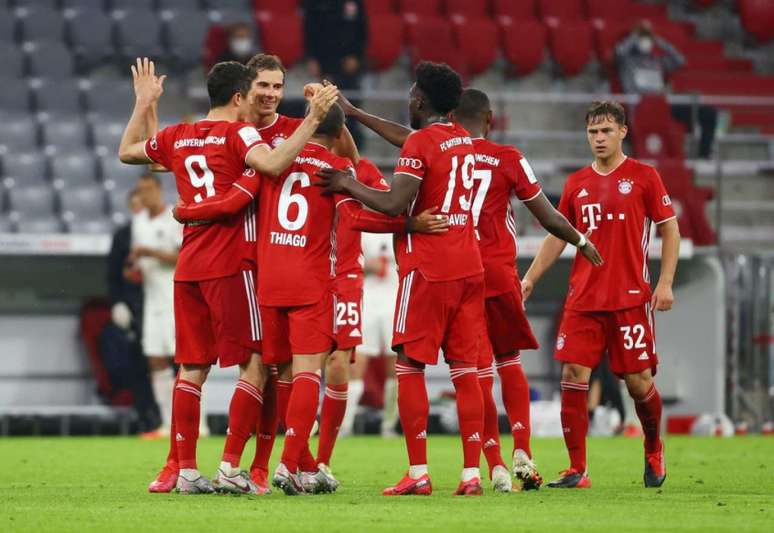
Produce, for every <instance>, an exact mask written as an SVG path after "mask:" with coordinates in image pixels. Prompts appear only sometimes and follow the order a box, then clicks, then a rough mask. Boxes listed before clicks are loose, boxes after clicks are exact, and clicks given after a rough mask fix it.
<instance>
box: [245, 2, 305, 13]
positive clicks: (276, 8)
mask: <svg viewBox="0 0 774 533" xmlns="http://www.w3.org/2000/svg"><path fill="white" fill-rule="evenodd" d="M253 7H254V9H255V11H256V12H261V11H265V12H268V13H271V14H272V15H294V14H295V13H296V12H297V11H298V8H299V1H298V0H253Z"/></svg>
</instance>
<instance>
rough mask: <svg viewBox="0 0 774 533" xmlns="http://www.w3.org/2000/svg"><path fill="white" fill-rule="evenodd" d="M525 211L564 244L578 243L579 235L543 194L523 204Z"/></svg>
mask: <svg viewBox="0 0 774 533" xmlns="http://www.w3.org/2000/svg"><path fill="white" fill-rule="evenodd" d="M524 205H526V206H527V209H529V210H530V212H531V213H532V214H533V215H534V216H535V218H537V219H538V222H540V225H541V226H543V228H545V230H546V231H547V232H548V233H550V234H551V235H554V236H555V237H557V238H559V239H562V240H563V241H565V242H568V243H570V244H572V245H573V246H576V245H577V244H578V243H579V241H580V238H581V236H580V233H578V231H577V230H576V229H575V228H574V227H573V226H572V224H570V222H569V221H568V220H567V219H566V218H565V217H564V215H562V214H561V213H560V212H559V211H557V210H556V209H555V208H554V206H553V205H551V202H549V201H548V199H547V198H546V196H545V195H544V194H543V193H540V194H539V195H538V196H537V198H534V199H532V200H529V201H527V202H525V203H524Z"/></svg>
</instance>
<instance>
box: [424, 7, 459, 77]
mask: <svg viewBox="0 0 774 533" xmlns="http://www.w3.org/2000/svg"><path fill="white" fill-rule="evenodd" d="M413 31H414V35H413V37H412V53H411V59H412V63H413V64H414V65H416V64H417V63H419V62H420V61H434V62H439V63H447V64H448V65H449V66H451V67H452V68H453V69H454V70H456V71H457V72H459V73H460V75H464V74H465V72H466V66H465V58H464V56H463V54H462V51H461V50H460V49H459V48H458V47H457V43H456V42H455V41H454V36H453V34H452V26H451V24H450V23H449V22H447V21H446V20H445V19H442V18H440V17H426V18H425V17H420V18H419V19H418V21H417V23H416V24H415V25H414V28H413Z"/></svg>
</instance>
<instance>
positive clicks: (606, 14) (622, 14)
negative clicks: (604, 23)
mask: <svg viewBox="0 0 774 533" xmlns="http://www.w3.org/2000/svg"><path fill="white" fill-rule="evenodd" d="M630 8H631V0H586V14H587V15H588V16H589V18H590V19H605V20H624V19H628V18H631V12H630V11H629V10H630Z"/></svg>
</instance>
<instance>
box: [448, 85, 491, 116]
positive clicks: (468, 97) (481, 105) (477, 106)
mask: <svg viewBox="0 0 774 533" xmlns="http://www.w3.org/2000/svg"><path fill="white" fill-rule="evenodd" d="M491 109H492V106H491V104H490V103H489V97H488V96H487V95H486V93H485V92H484V91H479V90H478V89H465V90H464V91H462V96H460V103H459V104H458V105H457V109H455V110H454V115H455V116H456V117H457V118H459V119H469V120H480V119H482V118H484V115H486V114H487V113H488V112H489V111H491Z"/></svg>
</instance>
